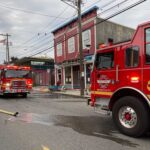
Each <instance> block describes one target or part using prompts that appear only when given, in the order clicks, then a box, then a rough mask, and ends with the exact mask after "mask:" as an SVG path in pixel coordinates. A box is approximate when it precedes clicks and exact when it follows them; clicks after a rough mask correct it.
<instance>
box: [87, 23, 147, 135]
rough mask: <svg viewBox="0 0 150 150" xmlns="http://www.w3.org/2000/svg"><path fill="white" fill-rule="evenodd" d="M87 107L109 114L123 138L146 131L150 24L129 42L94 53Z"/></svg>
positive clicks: (142, 25) (139, 30)
mask: <svg viewBox="0 0 150 150" xmlns="http://www.w3.org/2000/svg"><path fill="white" fill-rule="evenodd" d="M87 102H88V104H90V105H91V106H93V107H94V109H95V111H96V112H98V113H101V114H105V115H107V114H112V118H113V120H114V123H115V125H116V126H117V128H118V129H119V130H120V131H121V132H122V133H124V134H126V135H128V136H133V137H139V136H141V135H143V134H144V133H146V132H148V131H149V129H150V22H147V23H143V24H141V25H139V26H138V27H137V29H136V31H135V33H134V36H133V38H132V39H131V40H130V41H126V42H122V43H118V44H114V45H108V46H105V47H103V48H101V49H98V50H97V52H96V55H95V60H94V66H93V70H92V73H91V97H90V99H88V101H87Z"/></svg>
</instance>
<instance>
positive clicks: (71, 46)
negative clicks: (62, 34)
mask: <svg viewBox="0 0 150 150" xmlns="http://www.w3.org/2000/svg"><path fill="white" fill-rule="evenodd" d="M74 51H75V42H74V37H71V38H69V39H68V53H73V52H74Z"/></svg>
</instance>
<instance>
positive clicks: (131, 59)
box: [125, 46, 139, 67]
mask: <svg viewBox="0 0 150 150" xmlns="http://www.w3.org/2000/svg"><path fill="white" fill-rule="evenodd" d="M125 63H126V67H137V66H138V65H139V47H138V46H133V47H129V48H127V49H126V62H125Z"/></svg>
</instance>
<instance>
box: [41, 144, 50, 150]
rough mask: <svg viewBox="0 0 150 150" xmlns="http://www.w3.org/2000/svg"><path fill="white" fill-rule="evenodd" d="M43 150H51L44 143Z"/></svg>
mask: <svg viewBox="0 0 150 150" xmlns="http://www.w3.org/2000/svg"><path fill="white" fill-rule="evenodd" d="M42 148H43V150H50V149H49V148H48V147H46V146H44V145H42Z"/></svg>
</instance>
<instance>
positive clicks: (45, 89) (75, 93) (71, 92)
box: [32, 86, 90, 98]
mask: <svg viewBox="0 0 150 150" xmlns="http://www.w3.org/2000/svg"><path fill="white" fill-rule="evenodd" d="M39 92H40V93H57V94H63V95H69V96H77V97H81V96H80V90H79V89H73V90H61V91H50V90H49V88H48V86H36V87H33V90H32V93H39ZM83 97H84V98H88V97H90V95H89V94H88V95H87V94H85V95H84V96H83Z"/></svg>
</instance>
